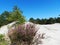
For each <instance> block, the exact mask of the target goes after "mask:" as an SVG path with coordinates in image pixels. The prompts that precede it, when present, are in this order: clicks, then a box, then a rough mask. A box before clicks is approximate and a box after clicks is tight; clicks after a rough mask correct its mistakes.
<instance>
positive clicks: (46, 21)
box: [29, 17, 60, 24]
mask: <svg viewBox="0 0 60 45" xmlns="http://www.w3.org/2000/svg"><path fill="white" fill-rule="evenodd" d="M29 21H30V22H33V23H35V24H53V23H60V17H57V18H52V17H51V18H49V19H46V18H45V19H39V18H37V19H34V18H30V19H29Z"/></svg>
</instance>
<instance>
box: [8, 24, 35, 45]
mask: <svg viewBox="0 0 60 45" xmlns="http://www.w3.org/2000/svg"><path fill="white" fill-rule="evenodd" d="M35 34H36V31H35V25H34V24H26V25H25V24H22V25H18V26H16V27H15V28H14V29H12V30H10V31H9V32H8V35H9V37H10V39H11V42H12V45H13V44H14V43H16V45H21V44H22V43H24V44H22V45H31V43H32V40H33V38H34V36H35ZM25 43H27V44H25Z"/></svg>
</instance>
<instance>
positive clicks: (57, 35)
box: [0, 22, 60, 45]
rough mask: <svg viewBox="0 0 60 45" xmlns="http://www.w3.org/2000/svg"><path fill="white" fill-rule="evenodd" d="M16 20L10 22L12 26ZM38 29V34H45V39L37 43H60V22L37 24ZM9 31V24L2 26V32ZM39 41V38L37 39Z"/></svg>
mask: <svg viewBox="0 0 60 45" xmlns="http://www.w3.org/2000/svg"><path fill="white" fill-rule="evenodd" d="M14 23H15V22H13V23H11V24H9V26H11V25H12V24H14ZM36 28H37V29H38V31H37V33H36V36H37V37H38V35H41V34H44V39H40V40H41V41H42V44H37V45H60V24H59V23H55V24H49V25H38V24H37V25H36ZM7 33H8V25H5V26H2V27H1V28H0V34H7ZM37 41H39V39H38V40H37Z"/></svg>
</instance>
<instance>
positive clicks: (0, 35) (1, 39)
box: [0, 34, 8, 45]
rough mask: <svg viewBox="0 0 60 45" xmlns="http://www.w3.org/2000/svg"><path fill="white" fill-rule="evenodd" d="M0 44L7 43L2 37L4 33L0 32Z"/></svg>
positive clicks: (6, 44)
mask: <svg viewBox="0 0 60 45" xmlns="http://www.w3.org/2000/svg"><path fill="white" fill-rule="evenodd" d="M0 45H8V42H7V41H6V40H5V39H4V35H2V34H0Z"/></svg>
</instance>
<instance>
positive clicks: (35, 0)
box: [0, 0, 60, 20]
mask: <svg viewBox="0 0 60 45" xmlns="http://www.w3.org/2000/svg"><path fill="white" fill-rule="evenodd" d="M14 5H17V6H18V7H19V8H20V9H21V10H22V11H23V15H24V16H25V17H26V19H27V20H28V19H29V18H31V17H33V18H40V19H41V18H50V17H58V15H59V14H60V0H0V14H1V13H2V12H3V11H5V10H8V11H12V8H13V6H14Z"/></svg>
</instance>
